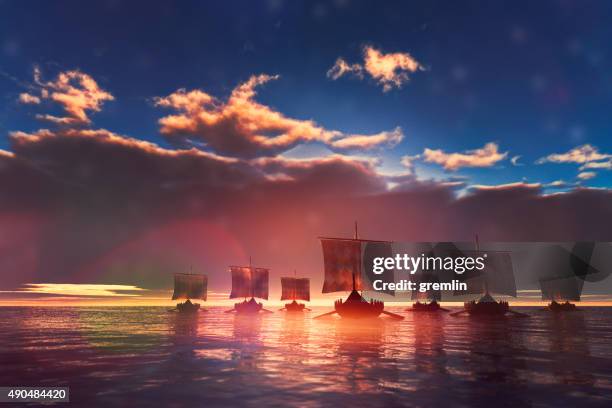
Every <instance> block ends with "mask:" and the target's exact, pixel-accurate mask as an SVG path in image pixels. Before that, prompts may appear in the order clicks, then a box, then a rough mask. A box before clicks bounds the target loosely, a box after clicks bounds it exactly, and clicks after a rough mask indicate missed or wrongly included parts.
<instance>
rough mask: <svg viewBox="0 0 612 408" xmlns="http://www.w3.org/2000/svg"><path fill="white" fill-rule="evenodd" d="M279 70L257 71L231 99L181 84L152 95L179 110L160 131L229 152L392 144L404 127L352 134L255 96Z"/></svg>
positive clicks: (243, 153)
mask: <svg viewBox="0 0 612 408" xmlns="http://www.w3.org/2000/svg"><path fill="white" fill-rule="evenodd" d="M275 79H278V75H257V76H252V77H251V78H249V80H248V81H246V82H245V83H242V84H240V85H238V86H237V87H236V88H235V89H234V90H233V91H232V93H231V94H230V96H229V98H228V99H227V101H221V100H219V99H217V98H214V97H213V96H211V95H209V94H207V93H205V92H204V91H201V90H192V91H186V90H185V89H179V90H177V91H176V92H174V93H172V94H170V95H168V96H166V97H157V98H155V99H154V102H155V105H156V106H160V107H164V108H171V109H174V110H176V111H178V114H174V115H169V116H165V117H163V118H161V119H160V120H159V124H160V126H161V133H162V134H163V135H165V136H167V137H168V138H170V139H171V140H173V141H174V142H182V143H189V142H190V141H193V140H194V139H197V140H199V141H201V142H203V143H204V144H205V146H206V147H207V148H209V149H211V150H214V151H216V152H217V153H220V154H227V155H231V156H244V157H256V156H269V155H273V154H277V153H279V152H283V151H286V150H289V149H291V148H292V147H294V146H296V145H297V144H298V143H301V142H320V143H324V144H326V145H327V146H330V147H333V148H337V149H354V148H361V149H369V148H373V147H376V146H383V145H386V146H394V145H396V144H398V143H399V142H400V141H401V140H402V139H403V133H402V131H401V129H400V128H399V127H398V128H395V129H394V130H392V131H384V132H379V133H376V134H373V135H363V134H350V133H344V132H341V131H339V130H330V129H326V128H324V127H322V126H319V125H318V124H317V123H315V122H314V121H313V120H302V119H293V118H289V117H287V116H285V115H283V114H282V113H281V112H278V111H276V110H274V109H272V108H270V107H268V106H266V105H263V104H260V103H258V102H257V101H255V100H254V97H255V96H256V94H257V93H256V88H257V87H258V86H260V85H263V84H265V83H267V82H269V81H272V80H275Z"/></svg>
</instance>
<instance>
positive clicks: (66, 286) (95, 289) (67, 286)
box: [12, 283, 146, 297]
mask: <svg viewBox="0 0 612 408" xmlns="http://www.w3.org/2000/svg"><path fill="white" fill-rule="evenodd" d="M141 291H146V289H142V288H139V287H137V286H132V285H99V284H78V283H27V284H25V285H24V287H23V288H22V289H19V290H15V291H12V293H35V294H49V295H69V296H87V297H89V296H94V297H109V296H110V297H114V296H125V297H134V296H140V295H138V294H135V293H129V292H141ZM126 292H128V293H126Z"/></svg>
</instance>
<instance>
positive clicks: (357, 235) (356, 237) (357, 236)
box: [353, 221, 363, 295]
mask: <svg viewBox="0 0 612 408" xmlns="http://www.w3.org/2000/svg"><path fill="white" fill-rule="evenodd" d="M358 239H359V232H358V230H357V221H355V240H358ZM359 275H360V276H361V262H360V263H359ZM354 290H355V270H354V269H353V291H354ZM362 295H363V291H362Z"/></svg>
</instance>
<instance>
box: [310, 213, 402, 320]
mask: <svg viewBox="0 0 612 408" xmlns="http://www.w3.org/2000/svg"><path fill="white" fill-rule="evenodd" d="M319 239H320V240H321V245H322V247H323V262H324V268H325V280H324V283H323V290H322V293H332V292H344V291H350V292H351V293H350V294H349V296H348V297H347V299H346V300H345V301H342V299H338V300H336V301H335V303H334V310H333V311H331V312H328V313H324V314H322V315H319V316H317V317H316V318H319V317H323V316H329V315H333V314H336V313H337V314H338V315H340V317H342V318H352V319H360V318H374V317H378V316H379V315H380V314H381V313H383V314H386V315H389V316H392V317H394V318H396V319H403V316H400V315H397V314H395V313H391V312H388V311H386V310H384V309H385V304H384V302H382V301H379V300H374V299H372V300H370V301H367V300H366V299H365V298H364V297H363V296H362V295H361V294H360V293H359V291H360V290H364V289H365V286H366V285H365V284H364V282H363V279H362V278H363V277H362V269H363V264H364V262H366V263H367V259H371V258H372V257H373V256H391V254H392V249H391V242H388V241H373V240H365V239H359V234H358V231H357V223H355V236H354V238H353V239H350V238H329V237H320V238H319Z"/></svg>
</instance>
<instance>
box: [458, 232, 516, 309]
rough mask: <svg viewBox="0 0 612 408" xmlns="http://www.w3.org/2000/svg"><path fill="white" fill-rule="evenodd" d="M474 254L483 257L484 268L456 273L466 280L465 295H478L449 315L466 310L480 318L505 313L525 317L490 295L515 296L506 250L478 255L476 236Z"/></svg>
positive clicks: (510, 262) (513, 281) (514, 285)
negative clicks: (476, 298)
mask: <svg viewBox="0 0 612 408" xmlns="http://www.w3.org/2000/svg"><path fill="white" fill-rule="evenodd" d="M466 252H473V251H466ZM474 256H483V257H485V259H486V260H485V268H484V269H483V270H482V271H479V270H476V269H474V270H472V271H469V272H465V273H464V274H463V275H460V277H461V279H462V280H464V281H465V282H466V283H467V286H468V289H467V294H480V298H479V299H478V300H472V301H470V302H465V303H464V304H463V307H464V309H463V310H461V311H459V312H454V313H451V316H457V315H459V314H462V313H468V314H469V315H470V316H481V317H485V316H491V317H503V316H505V315H507V314H513V315H515V316H518V317H527V315H526V314H524V313H519V312H517V311H514V310H510V306H509V304H508V302H506V301H503V300H499V301H498V300H495V298H493V296H492V294H498V295H506V296H512V297H516V282H515V280H514V270H513V265H512V257H511V256H510V253H509V252H502V251H487V253H486V254H481V253H480V249H479V243H478V236H476V251H475V255H474ZM479 288H482V289H479ZM465 293H466V292H463V293H462V294H465Z"/></svg>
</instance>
